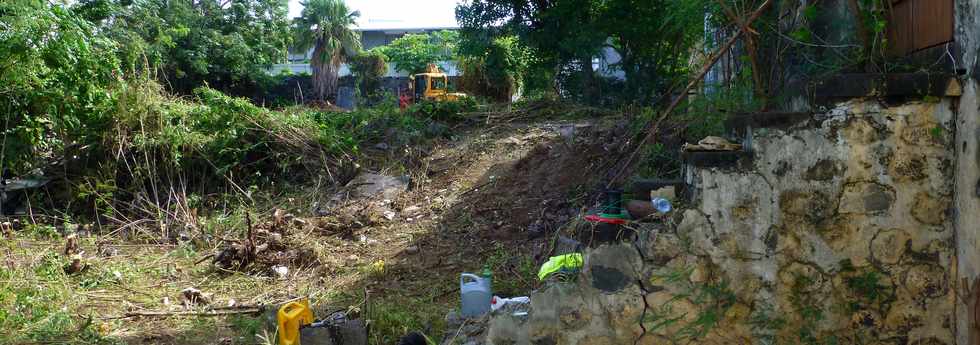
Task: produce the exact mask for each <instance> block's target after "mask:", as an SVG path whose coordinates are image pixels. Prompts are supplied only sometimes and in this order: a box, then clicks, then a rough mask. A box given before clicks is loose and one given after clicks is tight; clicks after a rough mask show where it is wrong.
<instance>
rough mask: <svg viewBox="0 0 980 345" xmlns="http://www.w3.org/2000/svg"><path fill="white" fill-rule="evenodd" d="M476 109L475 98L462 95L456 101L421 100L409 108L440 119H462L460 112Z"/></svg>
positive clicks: (431, 117)
mask: <svg viewBox="0 0 980 345" xmlns="http://www.w3.org/2000/svg"><path fill="white" fill-rule="evenodd" d="M474 110H476V99H474V98H473V97H463V98H460V99H459V100H456V101H421V102H418V103H416V104H414V105H412V107H411V108H410V109H409V112H410V113H416V114H420V115H422V116H425V117H427V118H430V119H434V120H440V121H455V120H461V119H462V113H464V112H469V111H474Z"/></svg>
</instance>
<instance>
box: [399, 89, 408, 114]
mask: <svg viewBox="0 0 980 345" xmlns="http://www.w3.org/2000/svg"><path fill="white" fill-rule="evenodd" d="M408 101H409V99H408V95H406V94H404V93H403V94H402V95H401V96H398V107H399V108H401V109H402V110H405V109H406V108H408Z"/></svg>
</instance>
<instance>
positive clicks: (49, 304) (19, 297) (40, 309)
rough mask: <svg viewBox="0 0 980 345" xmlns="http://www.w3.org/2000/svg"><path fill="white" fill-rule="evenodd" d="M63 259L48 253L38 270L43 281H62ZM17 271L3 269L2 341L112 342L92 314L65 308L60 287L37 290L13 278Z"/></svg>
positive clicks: (0, 282) (0, 288)
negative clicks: (99, 328)
mask: <svg viewBox="0 0 980 345" xmlns="http://www.w3.org/2000/svg"><path fill="white" fill-rule="evenodd" d="M63 264H64V262H63V260H60V256H59V255H58V254H56V253H53V252H51V253H48V255H46V256H44V258H43V259H42V260H41V263H40V264H39V265H38V267H37V268H36V269H35V274H36V277H37V278H39V279H42V280H63V279H64V272H63V271H62V267H63ZM13 275H14V272H10V271H7V270H6V268H0V278H2V280H0V333H2V334H4V335H3V336H2V337H0V342H3V343H11V344H24V343H57V344H109V343H111V342H110V341H109V340H108V339H106V338H104V337H103V336H102V335H101V334H99V332H98V330H97V329H96V327H95V326H94V325H93V324H92V321H93V319H92V316H84V317H83V318H82V319H79V318H78V317H76V316H75V315H72V314H70V313H69V311H68V310H67V309H65V308H63V304H62V303H61V302H62V300H63V298H64V296H63V294H65V293H67V292H66V291H64V290H61V289H38V288H37V286H34V285H26V286H25V285H24V284H18V283H16V281H12V280H11V278H12V277H13Z"/></svg>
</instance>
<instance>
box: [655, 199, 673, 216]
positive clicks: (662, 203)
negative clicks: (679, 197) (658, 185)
mask: <svg viewBox="0 0 980 345" xmlns="http://www.w3.org/2000/svg"><path fill="white" fill-rule="evenodd" d="M651 202H652V203H653V208H655V209H657V211H658V212H660V213H667V212H670V210H672V209H673V206H671V205H670V200H667V199H664V198H653V200H651Z"/></svg>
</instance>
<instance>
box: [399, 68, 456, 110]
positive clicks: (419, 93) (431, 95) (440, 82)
mask: <svg viewBox="0 0 980 345" xmlns="http://www.w3.org/2000/svg"><path fill="white" fill-rule="evenodd" d="M409 80H410V82H409V86H410V88H411V89H412V91H413V92H412V96H413V99H414V101H416V102H418V101H420V100H426V101H455V100H458V99H460V98H462V97H466V94H463V93H458V92H449V76H447V75H446V74H445V73H442V72H441V71H439V67H438V66H436V65H434V64H429V67H428V69H427V71H426V73H418V74H413V75H412V76H411V77H409Z"/></svg>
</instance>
